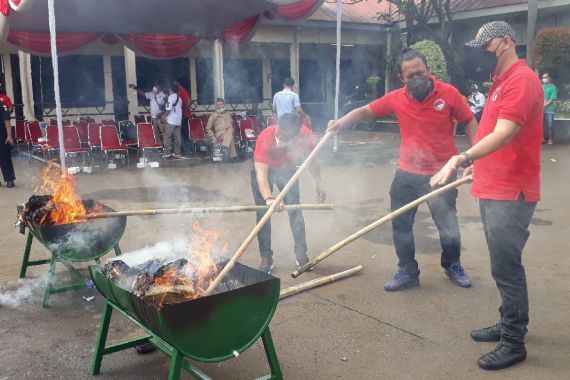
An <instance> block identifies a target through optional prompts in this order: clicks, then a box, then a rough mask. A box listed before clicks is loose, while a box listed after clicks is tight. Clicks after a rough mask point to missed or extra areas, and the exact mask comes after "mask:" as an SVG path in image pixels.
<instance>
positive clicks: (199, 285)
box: [103, 222, 225, 307]
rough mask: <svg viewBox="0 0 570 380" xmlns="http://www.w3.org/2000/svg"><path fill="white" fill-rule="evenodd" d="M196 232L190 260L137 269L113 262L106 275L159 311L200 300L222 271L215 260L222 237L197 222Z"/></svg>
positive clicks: (149, 264)
mask: <svg viewBox="0 0 570 380" xmlns="http://www.w3.org/2000/svg"><path fill="white" fill-rule="evenodd" d="M193 230H194V233H195V235H194V237H193V239H192V248H193V249H192V250H191V252H190V254H189V256H188V258H178V259H172V258H170V259H165V258H154V259H152V260H148V261H145V262H143V263H142V264H139V265H136V266H129V265H128V264H127V263H125V262H124V261H122V260H112V261H109V262H108V263H107V264H105V266H104V267H103V274H105V276H107V278H109V279H110V280H112V281H113V282H114V283H115V284H116V285H118V286H119V287H121V288H123V289H125V290H127V291H129V292H131V293H133V294H134V295H136V296H137V297H140V298H145V299H146V300H147V301H148V302H150V303H153V304H155V305H157V306H159V307H161V306H163V305H166V304H173V303H179V302H184V301H191V300H193V299H196V298H198V297H200V296H202V295H203V294H204V292H205V291H206V289H208V287H209V286H210V284H211V283H212V282H213V281H214V279H215V278H216V276H217V275H218V274H219V273H220V271H221V268H220V266H221V265H220V260H215V259H214V258H212V256H213V255H214V252H215V251H217V250H218V249H217V243H218V240H219V237H220V235H219V233H216V232H213V231H205V230H203V229H202V228H201V227H200V225H199V223H198V222H194V224H193ZM223 250H225V247H224V248H223Z"/></svg>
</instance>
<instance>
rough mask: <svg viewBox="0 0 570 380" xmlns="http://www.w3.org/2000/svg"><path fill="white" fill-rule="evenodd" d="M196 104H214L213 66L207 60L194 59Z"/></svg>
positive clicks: (210, 61)
mask: <svg viewBox="0 0 570 380" xmlns="http://www.w3.org/2000/svg"><path fill="white" fill-rule="evenodd" d="M196 91H198V97H197V99H196V100H197V101H198V104H214V66H213V64H212V60H211V59H209V58H196Z"/></svg>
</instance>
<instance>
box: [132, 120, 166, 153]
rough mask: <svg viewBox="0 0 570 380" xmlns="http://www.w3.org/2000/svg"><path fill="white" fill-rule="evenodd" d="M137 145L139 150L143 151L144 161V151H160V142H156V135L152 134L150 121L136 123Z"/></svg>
mask: <svg viewBox="0 0 570 380" xmlns="http://www.w3.org/2000/svg"><path fill="white" fill-rule="evenodd" d="M137 145H138V147H139V156H140V151H142V153H143V158H144V159H145V162H146V152H147V150H150V151H158V152H160V151H162V144H159V143H158V142H156V136H155V135H154V130H153V129H152V124H150V123H138V124H137Z"/></svg>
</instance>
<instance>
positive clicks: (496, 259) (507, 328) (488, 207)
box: [479, 195, 536, 345]
mask: <svg viewBox="0 0 570 380" xmlns="http://www.w3.org/2000/svg"><path fill="white" fill-rule="evenodd" d="M479 208H480V210H481V218H482V220H483V229H484V231H485V238H486V239H487V246H488V247H489V254H490V257H491V274H492V275H493V279H494V280H495V283H496V284H497V288H499V293H500V294H501V306H500V311H501V320H500V323H501V340H502V341H504V342H507V343H510V344H513V345H520V344H523V343H524V335H525V334H526V332H527V325H528V291H527V285H526V275H525V270H524V266H523V265H522V251H523V248H524V246H525V244H526V241H527V239H528V237H529V235H530V232H529V230H528V227H529V225H530V221H531V219H532V215H533V214H534V209H535V208H536V203H529V202H525V201H524V198H523V197H522V195H521V197H519V199H518V200H516V201H498V200H491V199H481V200H480V202H479Z"/></svg>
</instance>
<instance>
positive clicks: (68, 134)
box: [48, 126, 90, 166]
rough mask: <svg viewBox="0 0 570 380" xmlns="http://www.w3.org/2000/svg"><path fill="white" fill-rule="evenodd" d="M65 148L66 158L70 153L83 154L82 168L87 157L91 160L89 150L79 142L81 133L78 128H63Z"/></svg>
mask: <svg viewBox="0 0 570 380" xmlns="http://www.w3.org/2000/svg"><path fill="white" fill-rule="evenodd" d="M48 128H51V127H48ZM48 136H49V135H48ZM48 143H49V141H48ZM63 147H64V148H65V155H66V156H67V155H68V154H69V153H79V154H81V157H82V166H85V156H87V158H90V155H89V149H88V148H85V147H82V146H81V140H79V132H78V131H77V128H76V127H73V126H71V127H64V128H63Z"/></svg>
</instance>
